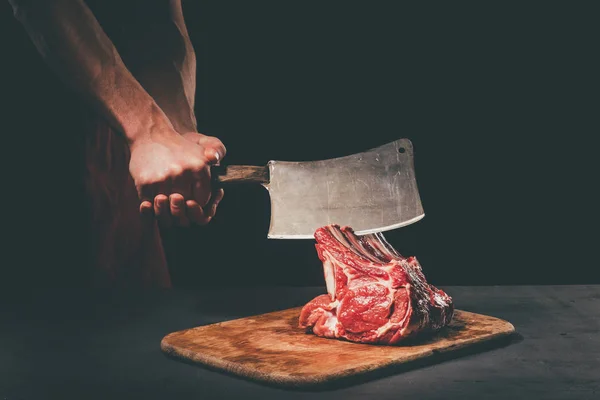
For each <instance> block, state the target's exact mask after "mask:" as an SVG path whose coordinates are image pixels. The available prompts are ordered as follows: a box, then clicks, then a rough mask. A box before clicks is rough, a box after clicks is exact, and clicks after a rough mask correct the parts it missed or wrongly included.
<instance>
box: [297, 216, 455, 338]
mask: <svg viewBox="0 0 600 400" xmlns="http://www.w3.org/2000/svg"><path fill="white" fill-rule="evenodd" d="M315 239H316V241H317V243H316V245H315V247H316V249H317V254H318V256H319V259H320V260H321V261H322V262H323V272H324V276H325V283H326V286H327V293H328V294H323V295H321V296H318V297H316V298H314V299H313V300H311V301H310V302H309V303H307V304H306V305H305V306H304V307H303V308H302V311H301V313H300V319H299V326H300V327H301V328H305V329H306V330H307V332H312V333H314V334H315V335H317V336H322V337H326V338H336V339H340V340H341V339H345V340H349V341H353V342H360V343H371V344H387V345H392V344H396V343H398V342H400V341H402V340H404V339H406V338H409V337H414V336H415V335H417V334H420V333H425V332H436V331H438V330H440V329H441V328H443V327H444V326H446V325H448V324H449V323H450V321H451V320H452V316H453V313H454V304H453V302H452V298H451V297H450V296H448V295H447V294H446V293H445V292H444V291H442V290H440V289H438V288H436V287H434V286H433V285H431V284H429V283H427V281H426V279H425V276H424V275H423V272H422V270H421V266H420V264H419V262H418V261H417V259H416V258H415V257H408V258H405V257H403V256H402V255H401V254H400V253H398V252H397V251H396V250H395V249H394V248H393V247H392V246H391V245H390V244H389V243H388V242H387V241H386V239H385V238H384V237H383V235H382V234H381V233H376V234H368V235H363V236H357V235H356V234H355V233H354V231H353V230H352V228H350V227H342V228H340V226H339V225H335V224H333V225H328V226H325V227H322V228H319V229H317V231H316V232H315Z"/></svg>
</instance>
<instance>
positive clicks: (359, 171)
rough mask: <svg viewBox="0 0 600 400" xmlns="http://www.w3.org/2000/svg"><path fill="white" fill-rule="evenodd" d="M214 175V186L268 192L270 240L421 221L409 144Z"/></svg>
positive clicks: (217, 169)
mask: <svg viewBox="0 0 600 400" xmlns="http://www.w3.org/2000/svg"><path fill="white" fill-rule="evenodd" d="M212 174H213V179H214V180H216V181H217V182H218V184H231V183H255V184H261V185H262V186H263V187H265V188H266V189H267V190H268V192H269V197H270V202H271V221H270V226H269V231H268V234H267V237H268V238H269V239H313V238H314V232H315V231H316V230H317V229H318V228H320V227H322V226H325V225H329V224H338V225H340V226H350V227H352V229H353V230H354V231H355V232H356V234H357V235H365V234H368V233H375V232H385V231H389V230H392V229H397V228H400V227H403V226H406V225H409V224H412V223H415V222H417V221H419V220H420V219H421V218H423V217H424V216H425V213H424V211H423V206H422V204H421V198H420V196H419V190H418V187H417V181H416V177H415V168H414V151H413V145H412V143H411V141H410V140H409V139H398V140H395V141H393V142H391V143H387V144H385V145H382V146H379V147H377V148H373V149H371V150H368V151H365V152H362V153H357V154H352V155H348V156H344V157H338V158H332V159H328V160H318V161H306V162H291V161H270V162H269V163H268V165H266V166H247V165H237V166H235V165H229V166H225V167H214V168H213V171H212Z"/></svg>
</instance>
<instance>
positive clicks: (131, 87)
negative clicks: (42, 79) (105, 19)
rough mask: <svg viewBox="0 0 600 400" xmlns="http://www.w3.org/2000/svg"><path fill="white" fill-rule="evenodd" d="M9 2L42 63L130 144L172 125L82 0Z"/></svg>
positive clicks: (17, 0)
mask: <svg viewBox="0 0 600 400" xmlns="http://www.w3.org/2000/svg"><path fill="white" fill-rule="evenodd" d="M9 2H10V3H11V5H12V6H13V10H14V13H15V17H16V18H17V19H18V20H19V21H20V22H21V23H22V24H23V26H24V27H25V29H26V31H27V33H28V34H29V36H30V37H31V39H32V41H33V43H34V45H35V46H36V48H37V49H38V51H39V53H40V54H41V56H42V57H43V59H44V60H45V61H46V63H47V64H48V65H49V66H50V67H51V68H52V69H53V70H54V72H55V73H56V74H57V75H58V76H59V77H60V78H61V79H62V81H63V82H65V83H66V84H67V85H68V86H69V87H71V88H72V89H73V90H74V91H76V92H77V93H79V94H80V95H82V96H83V97H84V98H85V99H86V100H87V101H89V103H90V104H91V105H92V107H94V108H95V109H96V110H97V111H98V112H99V113H100V114H101V115H103V116H104V117H105V118H106V119H107V120H108V121H109V123H111V125H113V127H115V129H117V130H119V131H120V132H122V133H123V134H124V135H125V136H126V138H127V139H128V141H129V143H133V142H135V141H136V140H138V139H139V138H142V137H145V136H149V135H152V134H158V133H157V132H164V131H165V127H170V123H169V120H168V119H167V117H166V116H165V114H164V113H163V112H162V110H161V109H160V108H159V106H158V105H157V104H156V102H155V101H154V99H153V98H152V97H151V96H150V95H149V94H148V93H147V92H146V91H145V90H144V88H143V87H142V86H141V85H140V83H139V82H138V81H137V80H136V79H135V78H134V76H133V75H132V74H131V73H130V72H129V70H128V69H127V68H126V66H125V64H124V63H123V61H122V60H121V58H120V56H119V54H118V52H117V50H116V48H115V47H114V45H113V43H112V42H111V41H110V39H109V38H108V37H107V36H106V34H105V33H104V32H103V30H102V28H101V27H100V25H99V23H98V21H96V19H95V17H94V16H93V14H92V13H91V11H90V10H89V9H88V8H87V6H86V5H85V3H84V2H83V1H81V0H54V1H52V0H46V1H44V0H41V1H35V0H29V1H20V0H9Z"/></svg>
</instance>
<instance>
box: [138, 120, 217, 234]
mask: <svg viewBox="0 0 600 400" xmlns="http://www.w3.org/2000/svg"><path fill="white" fill-rule="evenodd" d="M130 148H131V159H130V163H129V170H130V173H131V176H132V177H133V180H134V182H135V186H136V189H137V192H138V196H139V198H140V200H141V204H140V212H142V213H143V214H147V215H150V214H154V215H155V216H156V218H157V219H158V220H159V222H160V223H161V225H163V226H171V225H173V224H175V225H178V226H189V225H190V223H196V224H199V225H205V224H207V223H208V222H210V220H211V219H212V218H213V217H214V215H215V213H216V209H217V206H218V204H219V202H220V201H221V199H222V198H223V191H222V190H218V191H216V192H215V193H214V194H213V193H212V187H211V175H210V166H211V165H214V164H217V163H219V162H220V160H222V159H223V157H224V156H225V151H226V150H225V146H223V144H222V143H221V142H220V141H219V140H218V139H217V138H212V137H209V136H204V135H200V134H197V133H186V134H184V135H179V134H178V133H176V132H175V131H173V130H172V129H166V130H165V132H164V133H162V134H160V135H153V136H150V137H145V138H143V139H140V140H138V141H136V142H134V143H132V145H131V147H130Z"/></svg>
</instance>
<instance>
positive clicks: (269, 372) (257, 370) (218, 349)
mask: <svg viewBox="0 0 600 400" xmlns="http://www.w3.org/2000/svg"><path fill="white" fill-rule="evenodd" d="M299 313H300V308H292V309H287V310H283V311H277V312H272V313H267V314H262V315H257V316H253V317H248V318H241V319H236V320H232V321H227V322H221V323H217V324H211V325H206V326H201V327H197V328H192V329H187V330H183V331H179V332H174V333H171V334H169V335H167V336H165V337H164V338H163V340H162V342H161V348H162V350H163V352H165V353H166V354H167V355H170V356H173V357H176V358H178V359H180V360H183V361H186V362H190V363H194V364H199V365H202V366H205V367H208V368H210V369H216V370H219V371H221V372H226V373H230V374H234V375H237V376H239V377H242V378H246V379H250V380H255V381H259V382H261V383H267V384H275V385H278V386H285V387H309V386H315V385H317V386H318V385H322V384H327V383H331V382H334V381H337V380H344V379H347V378H353V379H354V378H359V377H360V376H361V375H365V376H369V373H371V372H375V371H378V370H384V369H389V368H391V367H394V366H396V367H397V366H402V365H405V364H409V363H411V362H414V361H418V360H424V359H429V361H430V362H436V360H438V361H442V360H443V359H445V358H448V357H444V354H445V353H446V354H450V353H454V352H457V351H458V350H459V349H463V348H466V347H470V346H475V345H477V344H480V343H483V342H488V341H491V340H492V339H498V338H501V337H506V336H507V335H510V334H512V333H513V332H514V331H515V329H514V327H513V325H512V324H510V323H509V322H507V321H504V320H501V319H498V318H494V317H490V316H486V315H481V314H474V313H470V312H466V311H461V310H457V311H456V312H455V317H454V319H453V322H452V323H451V324H450V325H449V326H448V327H446V328H445V329H444V330H442V331H440V332H439V333H438V334H436V335H434V336H430V337H423V338H420V339H418V340H413V341H411V342H405V343H403V344H400V345H396V346H379V345H368V344H358V343H351V342H347V341H341V340H337V339H326V338H320V337H317V336H315V335H313V334H310V333H305V331H304V330H302V329H299V328H298V327H297V324H298V316H299ZM457 353H458V352H457ZM450 358H451V357H450Z"/></svg>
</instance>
